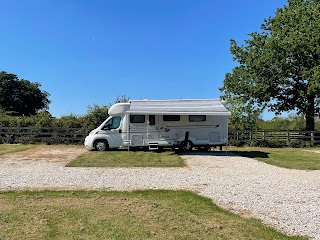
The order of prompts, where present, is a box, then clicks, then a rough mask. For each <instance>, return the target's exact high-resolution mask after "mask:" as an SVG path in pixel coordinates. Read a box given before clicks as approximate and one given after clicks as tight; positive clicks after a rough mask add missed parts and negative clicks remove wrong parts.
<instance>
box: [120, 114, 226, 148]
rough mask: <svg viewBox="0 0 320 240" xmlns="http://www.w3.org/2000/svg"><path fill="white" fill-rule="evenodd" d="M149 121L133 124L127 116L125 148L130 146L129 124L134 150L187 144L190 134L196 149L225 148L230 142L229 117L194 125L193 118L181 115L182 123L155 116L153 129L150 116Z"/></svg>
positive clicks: (124, 130)
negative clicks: (199, 147)
mask: <svg viewBox="0 0 320 240" xmlns="http://www.w3.org/2000/svg"><path fill="white" fill-rule="evenodd" d="M144 116H145V121H144V122H139V123H129V121H128V120H129V119H127V118H126V116H125V117H124V118H123V122H122V132H123V134H122V138H123V146H127V142H128V141H127V139H128V134H127V129H128V126H127V124H129V135H130V136H129V142H130V146H149V144H150V143H153V144H158V145H159V146H172V145H173V144H174V141H183V140H184V139H185V134H186V132H189V139H190V140H191V141H192V142H193V144H194V145H195V146H196V145H224V144H226V142H227V136H228V132H227V130H228V129H227V127H228V123H227V117H224V116H205V120H204V121H190V118H189V115H181V116H180V120H179V121H164V119H163V116H162V115H157V116H155V121H154V124H153V125H150V121H149V115H144Z"/></svg>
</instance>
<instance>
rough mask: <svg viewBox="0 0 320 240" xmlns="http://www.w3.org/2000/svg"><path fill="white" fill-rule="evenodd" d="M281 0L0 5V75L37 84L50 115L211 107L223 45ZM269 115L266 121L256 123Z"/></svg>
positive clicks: (9, 1) (221, 71) (225, 67)
mask: <svg viewBox="0 0 320 240" xmlns="http://www.w3.org/2000/svg"><path fill="white" fill-rule="evenodd" d="M285 4H286V1H285V0H268V1H261V0H242V1H238V0H224V1H214V0H28V1H25V0H0V71H6V72H9V73H14V74H17V75H18V76H19V77H20V78H24V79H28V80H30V81H33V82H40V83H41V85H42V87H41V89H42V90H45V91H47V92H49V93H50V100H51V101H52V103H51V104H50V108H49V111H50V113H51V114H52V115H53V116H56V117H60V116H63V115H68V114H71V113H73V114H76V115H82V114H85V113H86V112H87V107H88V106H89V105H93V104H97V105H109V104H110V103H113V102H114V100H115V99H116V98H117V96H120V95H126V96H128V97H130V99H144V98H148V99H179V98H218V97H219V96H220V92H219V88H220V87H222V84H223V80H224V76H225V74H226V73H227V72H230V71H231V70H232V68H233V67H234V66H235V65H236V63H235V62H233V60H232V55H231V53H230V51H229V47H230V39H231V38H233V39H235V40H236V41H237V42H239V43H241V42H242V41H243V40H244V39H248V34H249V33H250V32H253V31H258V30H259V28H260V25H261V24H262V23H263V20H264V19H265V18H267V17H269V16H273V15H274V12H275V10H276V9H277V8H278V7H283V6H284V5H285ZM270 117H271V115H269V114H267V113H265V114H264V118H270Z"/></svg>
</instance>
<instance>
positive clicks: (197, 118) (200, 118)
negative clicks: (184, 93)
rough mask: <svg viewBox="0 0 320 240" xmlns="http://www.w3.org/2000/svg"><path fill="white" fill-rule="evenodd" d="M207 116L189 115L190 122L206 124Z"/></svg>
mask: <svg viewBox="0 0 320 240" xmlns="http://www.w3.org/2000/svg"><path fill="white" fill-rule="evenodd" d="M205 121H206V115H189V122H205Z"/></svg>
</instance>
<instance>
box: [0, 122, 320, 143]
mask: <svg viewBox="0 0 320 240" xmlns="http://www.w3.org/2000/svg"><path fill="white" fill-rule="evenodd" d="M90 130H91V129H86V128H58V127H39V128H37V127H0V143H41V142H42V143H51V144H57V143H67V144H82V143H83V142H84V138H85V137H86V136H87V135H88V133H89V132H90ZM252 141H255V142H257V141H278V142H282V143H283V144H284V145H287V146H289V145H290V143H292V142H295V143H296V144H297V145H299V143H305V142H308V143H310V145H314V144H317V145H319V144H320V131H275V130H258V131H247V130H229V142H230V143H231V144H234V143H236V144H239V143H245V144H247V143H250V142H252Z"/></svg>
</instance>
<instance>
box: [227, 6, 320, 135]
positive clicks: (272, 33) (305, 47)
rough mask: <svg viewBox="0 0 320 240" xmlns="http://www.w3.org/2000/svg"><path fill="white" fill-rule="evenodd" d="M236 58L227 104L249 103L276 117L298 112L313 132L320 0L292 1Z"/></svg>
mask: <svg viewBox="0 0 320 240" xmlns="http://www.w3.org/2000/svg"><path fill="white" fill-rule="evenodd" d="M249 36H250V39H248V40H245V43H244V44H242V45H238V44H237V43H236V41H235V40H231V47H230V49H231V53H232V54H233V56H234V60H235V61H237V62H238V63H239V65H238V66H236V67H235V68H234V69H233V71H232V73H227V74H226V77H225V80H224V86H223V88H221V90H222V92H223V97H224V98H225V99H242V100H243V99H244V100H245V101H246V102H247V103H248V104H250V105H252V106H255V107H256V108H260V109H263V108H268V109H269V110H271V111H274V112H275V113H277V114H278V113H281V112H286V111H291V110H297V111H298V113H303V114H304V116H305V118H306V130H309V131H312V130H314V116H315V114H316V113H319V98H320V0H288V3H287V5H285V6H284V7H283V8H278V9H277V10H276V13H275V16H274V17H269V18H268V19H266V20H265V21H264V24H262V25H261V30H260V31H259V32H252V33H250V34H249Z"/></svg>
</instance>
